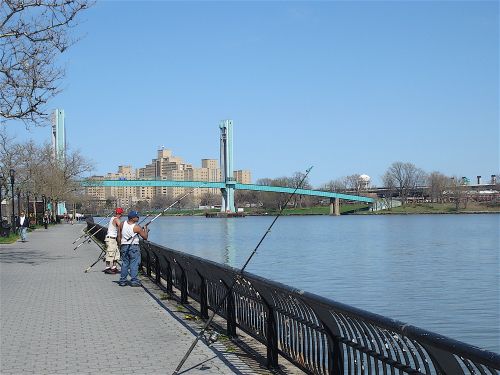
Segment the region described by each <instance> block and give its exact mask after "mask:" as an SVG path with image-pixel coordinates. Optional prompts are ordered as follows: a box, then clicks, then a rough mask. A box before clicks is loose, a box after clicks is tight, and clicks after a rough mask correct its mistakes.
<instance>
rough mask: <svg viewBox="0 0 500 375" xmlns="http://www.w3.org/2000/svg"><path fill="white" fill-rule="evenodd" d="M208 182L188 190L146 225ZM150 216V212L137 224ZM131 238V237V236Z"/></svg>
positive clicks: (145, 225)
mask: <svg viewBox="0 0 500 375" xmlns="http://www.w3.org/2000/svg"><path fill="white" fill-rule="evenodd" d="M205 184H206V183H205V182H204V183H202V184H201V185H198V186H196V187H194V188H192V189H191V190H190V191H188V192H187V193H186V194H184V195H183V196H182V197H180V198H179V199H177V200H176V201H175V202H174V203H172V204H171V205H170V206H168V207H167V208H165V209H164V210H163V211H161V212H160V213H159V214H157V215H156V216H155V217H153V218H152V219H151V220H150V221H149V222H147V223H146V224H144V227H147V226H148V225H149V224H151V223H152V222H153V221H155V220H156V219H158V218H159V217H160V216H161V215H162V214H163V213H164V212H165V211H167V210H169V209H170V208H172V207H173V206H175V205H176V204H177V203H179V202H180V201H181V200H183V199H184V198H186V197H187V196H188V195H191V194H193V193H194V191H195V190H196V189H199V188H200V187H202V186H203V185H205ZM149 216H151V215H150V214H148V215H146V217H145V218H144V219H142V220H141V221H140V222H139V223H137V224H140V223H142V222H143V221H144V220H146V218H148V217H149ZM136 236H137V233H136V234H135V235H134V236H133V237H132V238H135V237H136ZM129 239H130V238H129Z"/></svg>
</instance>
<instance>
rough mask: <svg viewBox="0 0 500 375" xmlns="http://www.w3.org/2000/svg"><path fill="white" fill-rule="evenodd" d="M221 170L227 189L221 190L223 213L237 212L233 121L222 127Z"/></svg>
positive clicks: (227, 121) (226, 121)
mask: <svg viewBox="0 0 500 375" xmlns="http://www.w3.org/2000/svg"><path fill="white" fill-rule="evenodd" d="M219 128H220V169H221V172H222V181H224V182H225V184H226V187H225V188H223V189H221V192H222V204H221V212H235V211H236V209H235V207H234V185H235V184H236V181H235V179H234V176H233V174H234V171H233V121H232V120H224V121H221V123H220V125H219Z"/></svg>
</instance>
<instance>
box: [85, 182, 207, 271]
mask: <svg viewBox="0 0 500 375" xmlns="http://www.w3.org/2000/svg"><path fill="white" fill-rule="evenodd" d="M203 185H205V183H203V184H201V185H199V186H196V187H194V188H192V189H191V190H190V191H189V192H187V193H186V194H184V195H183V196H182V197H180V198H179V199H177V200H176V201H175V202H174V203H172V204H171V205H170V206H168V207H167V208H165V209H164V210H163V211H161V212H160V213H159V214H158V215H156V216H155V217H154V218H153V219H152V220H151V221H150V222H149V223H147V224H146V225H144V226H148V225H149V224H151V223H152V222H153V221H154V220H156V219H157V218H158V217H159V216H160V215H161V214H162V213H164V212H165V211H167V210H169V209H170V208H172V207H173V206H175V205H176V204H177V203H179V202H180V201H181V200H183V199H184V198H186V197H187V196H188V195H190V194H192V193H193V192H194V191H195V190H196V189H199V188H200V187H202V186H203ZM149 216H151V214H147V215H146V216H145V217H144V218H143V219H142V220H141V221H140V222H139V223H137V224H138V225H139V224H140V223H142V222H143V221H144V220H146V219H147V218H148V217H149ZM101 229H102V228H101ZM96 233H97V232H96ZM135 236H137V233H136V234H135V235H134V237H135ZM92 240H93V241H94V242H95V243H96V244H97V246H99V248H100V249H101V253H100V254H99V257H98V258H97V260H96V261H95V262H94V263H92V264H91V265H90V266H89V267H87V268H86V269H85V271H84V272H85V273H87V272H88V271H90V269H91V268H92V267H94V266H95V265H96V264H97V263H98V262H99V261H100V260H101V259H102V257H103V255H105V254H106V249H104V248H103V247H102V246H101V245H100V244H99V243H98V242H96V241H95V240H94V238H92ZM130 245H131V244H130ZM130 245H129V246H130Z"/></svg>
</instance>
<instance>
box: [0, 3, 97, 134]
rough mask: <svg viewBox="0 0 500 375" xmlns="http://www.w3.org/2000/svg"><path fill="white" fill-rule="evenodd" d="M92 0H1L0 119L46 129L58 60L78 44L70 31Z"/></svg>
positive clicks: (56, 85)
mask: <svg viewBox="0 0 500 375" xmlns="http://www.w3.org/2000/svg"><path fill="white" fill-rule="evenodd" d="M90 5H91V3H90V2H89V1H88V0H25V1H22V0H17V1H13V0H2V2H1V3H0V47H1V51H2V52H1V53H0V117H2V118H3V119H4V121H5V120H8V119H18V120H21V121H23V122H24V123H25V125H26V127H29V126H30V125H44V122H45V121H46V120H47V117H48V113H47V111H46V108H45V105H46V104H47V102H48V101H49V100H50V99H51V98H53V97H54V96H55V95H57V94H58V93H59V92H60V88H59V83H60V80H61V78H62V77H63V76H64V69H63V68H62V67H61V66H59V65H58V64H57V58H58V56H59V55H60V54H61V53H63V52H64V51H66V50H67V49H68V47H70V46H71V45H72V44H73V43H74V39H73V38H72V37H71V36H70V35H69V30H70V29H71V28H73V27H74V26H75V25H76V18H77V16H78V14H79V13H80V12H81V11H83V10H85V9H87V8H89V6H90Z"/></svg>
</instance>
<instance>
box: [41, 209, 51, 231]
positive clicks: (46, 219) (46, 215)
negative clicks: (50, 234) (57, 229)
mask: <svg viewBox="0 0 500 375" xmlns="http://www.w3.org/2000/svg"><path fill="white" fill-rule="evenodd" d="M49 220H50V219H49V213H48V212H47V211H45V214H44V215H43V226H44V228H45V229H47V226H48V225H49Z"/></svg>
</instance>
